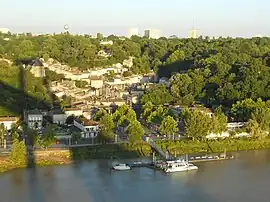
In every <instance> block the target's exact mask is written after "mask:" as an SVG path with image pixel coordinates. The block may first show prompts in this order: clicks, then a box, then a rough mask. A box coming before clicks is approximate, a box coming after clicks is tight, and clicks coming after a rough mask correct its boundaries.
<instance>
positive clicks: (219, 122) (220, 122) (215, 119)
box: [211, 107, 228, 134]
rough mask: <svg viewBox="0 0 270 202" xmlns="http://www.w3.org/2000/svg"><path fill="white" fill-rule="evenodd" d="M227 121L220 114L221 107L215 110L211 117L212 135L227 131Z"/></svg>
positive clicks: (222, 114) (221, 113) (223, 115)
mask: <svg viewBox="0 0 270 202" xmlns="http://www.w3.org/2000/svg"><path fill="white" fill-rule="evenodd" d="M227 123H228V119H227V117H226V116H225V114H224V113H223V112H222V109H221V107H219V108H217V109H216V111H215V113H214V114H213V116H212V123H211V126H212V128H211V132H213V133H214V134H221V133H222V132H225V131H226V130H227Z"/></svg>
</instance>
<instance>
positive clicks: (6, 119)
mask: <svg viewBox="0 0 270 202" xmlns="http://www.w3.org/2000/svg"><path fill="white" fill-rule="evenodd" d="M17 119H18V117H15V116H2V117H0V122H3V121H17Z"/></svg>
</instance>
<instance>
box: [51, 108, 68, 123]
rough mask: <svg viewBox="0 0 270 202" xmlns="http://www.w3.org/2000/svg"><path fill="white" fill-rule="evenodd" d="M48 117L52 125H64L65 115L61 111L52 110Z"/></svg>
mask: <svg viewBox="0 0 270 202" xmlns="http://www.w3.org/2000/svg"><path fill="white" fill-rule="evenodd" d="M49 117H50V118H51V120H52V122H53V123H55V124H58V125H64V124H65V123H66V120H67V115H66V114H65V112H64V111H63V110H62V109H52V110H51V111H50V112H49Z"/></svg>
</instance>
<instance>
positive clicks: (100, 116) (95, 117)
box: [93, 109, 107, 121]
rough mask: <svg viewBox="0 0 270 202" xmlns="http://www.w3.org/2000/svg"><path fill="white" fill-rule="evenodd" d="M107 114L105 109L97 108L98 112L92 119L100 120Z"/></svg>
mask: <svg viewBox="0 0 270 202" xmlns="http://www.w3.org/2000/svg"><path fill="white" fill-rule="evenodd" d="M106 114H107V111H106V110H105V109H99V110H98V112H97V113H96V114H95V116H94V118H93V119H94V121H100V119H101V118H102V117H103V116H104V115H106Z"/></svg>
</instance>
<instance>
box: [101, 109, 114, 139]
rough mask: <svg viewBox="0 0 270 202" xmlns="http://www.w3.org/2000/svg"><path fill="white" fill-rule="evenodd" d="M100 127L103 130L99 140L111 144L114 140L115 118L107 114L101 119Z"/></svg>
mask: <svg viewBox="0 0 270 202" xmlns="http://www.w3.org/2000/svg"><path fill="white" fill-rule="evenodd" d="M100 126H101V130H100V133H99V138H100V140H103V141H105V142H110V141H112V140H113V139H114V135H115V134H114V131H113V130H114V128H115V125H114V122H113V118H112V116H111V115H109V114H105V115H104V116H103V117H102V118H101V119H100Z"/></svg>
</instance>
